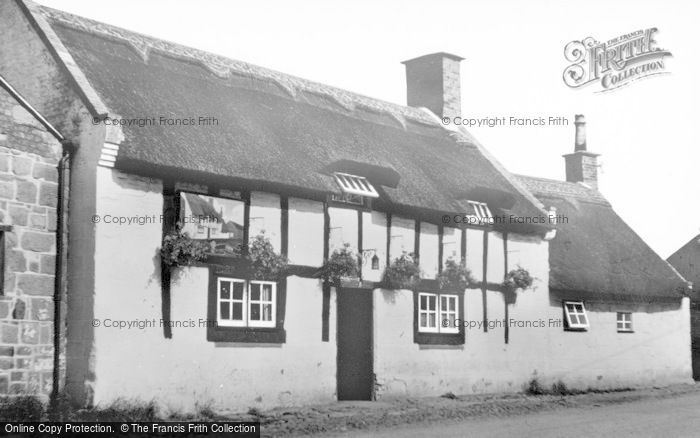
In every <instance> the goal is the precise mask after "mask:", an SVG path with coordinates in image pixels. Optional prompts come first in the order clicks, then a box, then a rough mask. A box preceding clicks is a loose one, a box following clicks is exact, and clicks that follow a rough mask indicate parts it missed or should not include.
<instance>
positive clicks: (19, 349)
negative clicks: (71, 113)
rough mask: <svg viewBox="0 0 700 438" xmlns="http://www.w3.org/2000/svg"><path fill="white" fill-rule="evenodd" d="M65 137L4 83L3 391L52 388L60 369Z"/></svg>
mask: <svg viewBox="0 0 700 438" xmlns="http://www.w3.org/2000/svg"><path fill="white" fill-rule="evenodd" d="M60 151H61V145H60V143H59V142H58V141H57V140H56V139H55V138H54V137H53V136H52V135H51V134H49V133H48V132H47V131H46V130H45V129H44V127H43V126H42V125H41V124H40V123H39V122H38V121H36V119H34V117H32V115H31V114H29V112H27V111H26V110H25V109H24V108H22V107H21V106H20V105H19V104H18V103H17V102H16V101H15V100H14V98H12V96H10V95H9V94H8V93H7V92H6V91H5V90H4V89H1V88H0V224H2V225H4V226H9V227H11V229H8V230H7V231H5V232H4V233H5V248H4V251H5V273H4V274H5V276H4V291H3V294H2V296H0V394H24V393H38V394H46V395H48V394H49V393H50V392H51V388H52V370H53V292H54V273H55V264H56V234H55V231H56V205H57V203H56V198H57V189H58V184H57V179H58V173H57V167H56V166H57V163H58V159H59V158H60Z"/></svg>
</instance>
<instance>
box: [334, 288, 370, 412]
mask: <svg viewBox="0 0 700 438" xmlns="http://www.w3.org/2000/svg"><path fill="white" fill-rule="evenodd" d="M373 385H374V370H373V354H372V291H371V290H368V289H346V288H338V400H371V399H372V387H373Z"/></svg>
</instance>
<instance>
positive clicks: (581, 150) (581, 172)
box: [564, 114, 598, 190]
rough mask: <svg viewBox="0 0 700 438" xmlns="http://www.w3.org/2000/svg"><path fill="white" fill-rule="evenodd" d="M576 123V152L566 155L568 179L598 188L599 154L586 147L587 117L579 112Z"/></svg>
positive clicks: (575, 119)
mask: <svg viewBox="0 0 700 438" xmlns="http://www.w3.org/2000/svg"><path fill="white" fill-rule="evenodd" d="M574 125H576V137H575V140H574V152H573V153H571V154H566V155H564V161H565V162H566V180H567V181H569V182H582V183H584V184H586V185H587V186H589V187H591V188H593V189H595V190H598V154H594V153H592V152H588V150H587V149H586V118H585V117H584V116H583V115H582V114H577V115H576V117H575V118H574Z"/></svg>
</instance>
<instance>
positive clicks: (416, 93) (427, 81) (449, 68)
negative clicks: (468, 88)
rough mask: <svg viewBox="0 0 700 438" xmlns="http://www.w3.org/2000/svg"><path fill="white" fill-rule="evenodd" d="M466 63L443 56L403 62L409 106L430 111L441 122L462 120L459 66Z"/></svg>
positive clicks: (441, 54)
mask: <svg viewBox="0 0 700 438" xmlns="http://www.w3.org/2000/svg"><path fill="white" fill-rule="evenodd" d="M463 59H464V58H460V57H459V56H456V55H452V54H449V53H444V52H440V53H433V54H431V55H424V56H421V57H418V58H414V59H409V60H408V61H404V62H402V64H403V65H405V66H406V88H407V91H408V99H407V100H408V105H409V106H415V107H425V108H428V109H429V110H430V111H432V112H434V113H435V114H436V115H437V116H438V117H440V118H442V117H450V118H453V117H458V116H461V115H462V103H461V101H462V99H461V96H460V86H459V81H460V76H459V63H460V61H462V60H463Z"/></svg>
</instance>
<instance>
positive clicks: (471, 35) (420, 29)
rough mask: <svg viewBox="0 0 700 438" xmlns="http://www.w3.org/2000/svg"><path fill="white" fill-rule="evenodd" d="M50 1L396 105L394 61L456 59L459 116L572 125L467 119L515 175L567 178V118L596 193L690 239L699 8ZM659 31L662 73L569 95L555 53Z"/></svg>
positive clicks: (699, 223)
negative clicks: (557, 122)
mask: <svg viewBox="0 0 700 438" xmlns="http://www.w3.org/2000/svg"><path fill="white" fill-rule="evenodd" d="M38 2H39V3H41V4H44V5H46V6H50V7H54V8H57V9H62V10H65V11H68V12H71V13H75V14H78V15H82V16H85V17H89V18H92V19H95V20H98V21H102V22H106V23H110V24H113V25H116V26H120V27H124V28H127V29H130V30H134V31H137V32H141V33H144V34H148V35H152V36H155V37H158V38H162V39H166V40H170V41H174V42H177V43H180V44H184V45H187V46H192V47H196V48H198V49H203V50H207V51H210V52H213V53H217V54H221V55H224V56H227V57H230V58H234V59H238V60H241V61H246V62H250V63H252V64H257V65H261V66H264V67H268V68H272V69H275V70H279V71H282V72H285V73H290V74H293V75H296V76H301V77H304V78H308V79H311V80H314V81H318V82H322V83H325V84H329V85H333V86H337V87H341V88H345V89H348V90H351V91H354V92H358V93H361V94H364V95H368V96H372V97H375V98H379V99H383V100H387V101H390V102H395V103H399V104H405V103H406V81H405V70H404V66H403V65H402V64H401V61H405V60H407V59H411V58H414V57H417V56H421V55H425V54H428V53H434V52H443V51H444V52H449V53H453V54H456V55H459V56H462V57H464V58H465V60H464V61H462V65H461V75H462V80H461V87H462V113H463V115H464V116H465V117H474V118H483V117H506V118H510V117H518V118H537V117H543V118H545V119H547V118H548V117H550V116H552V117H556V116H562V117H566V118H568V120H569V122H570V123H569V126H496V127H493V128H488V127H475V128H472V129H470V132H471V133H472V134H473V135H475V136H476V137H477V139H478V140H479V141H480V142H481V143H482V144H483V145H484V146H485V147H486V148H487V149H489V150H490V152H491V153H492V154H493V155H494V156H495V157H496V158H497V159H498V160H499V161H500V162H501V163H502V164H503V165H504V166H505V167H506V168H508V169H509V170H510V171H511V172H514V173H519V174H526V175H534V176H541V177H546V178H555V179H564V160H563V158H562V157H561V156H562V155H563V154H565V153H569V152H572V151H573V147H574V127H573V118H574V115H575V114H584V115H585V116H586V120H587V143H588V150H589V151H593V152H596V153H599V154H601V156H600V157H599V163H600V164H601V167H600V169H599V189H600V191H601V192H602V193H603V194H604V195H605V196H606V197H607V199H608V200H609V201H610V202H611V203H612V205H613V207H614V209H615V211H616V212H617V213H618V214H619V215H620V216H621V217H622V218H623V219H624V220H625V221H626V222H627V223H628V224H629V225H630V226H631V227H632V228H633V229H634V230H635V231H636V232H637V233H638V234H639V235H640V236H641V237H642V238H643V239H644V240H645V241H646V242H647V243H648V244H649V246H651V247H652V248H653V249H654V250H655V251H656V252H657V253H658V254H659V255H660V256H662V257H664V258H666V257H668V256H669V255H670V254H672V253H673V252H674V251H675V250H676V249H678V248H679V247H680V246H682V245H683V244H685V243H686V242H687V241H689V240H690V239H691V238H692V237H694V236H696V235H698V234H699V233H700V202H699V200H700V178H698V163H700V144H698V141H697V137H696V136H695V135H694V133H695V131H696V130H698V129H700V128H698V126H700V124H699V123H698V119H700V105H698V104H697V102H695V101H694V98H697V97H698V96H700V75H698V72H700V57H698V56H697V49H698V46H699V45H700V36H699V35H700V34H698V32H696V31H695V30H694V27H695V24H696V20H697V17H699V16H700V2H696V1H691V0H688V1H681V0H666V1H660V0H656V1H648V0H641V1H617V2H614V3H613V2H610V1H587V2H581V1H556V2H555V1H546V0H530V1H528V2H522V1H446V0H442V1H414V0H404V1H365V0H356V1H347V0H346V1H344V2H341V1H334V0H311V1H289V0H286V1H255V2H251V1H246V2H243V1H240V2H238V1H223V0H209V1H206V0H204V1H172V0H171V1H160V0H151V1H143V0H120V1H119V2H118V3H104V2H93V1H79V0H39V1H38ZM652 27H655V28H657V29H658V31H657V33H656V34H655V40H656V42H657V46H658V47H661V48H663V49H666V50H668V51H670V52H671V53H672V55H673V56H672V57H670V58H668V57H667V58H665V60H664V62H665V67H666V71H667V72H670V73H669V74H665V75H658V76H654V77H650V78H646V79H644V80H640V81H636V82H634V83H632V84H630V85H629V86H627V87H623V88H620V89H618V90H616V91H613V92H608V93H595V91H596V90H597V89H599V87H598V88H596V87H583V88H578V89H572V88H569V87H567V86H566V85H565V84H564V82H563V80H562V73H563V71H564V69H565V68H566V67H567V66H568V65H569V64H570V62H568V61H567V60H566V59H565V57H564V47H565V45H566V44H567V43H569V42H570V41H573V40H581V39H583V38H586V37H593V38H595V39H596V40H599V41H607V40H610V39H613V38H615V37H618V36H620V35H623V34H628V33H631V32H633V31H636V30H639V29H647V28H652Z"/></svg>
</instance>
